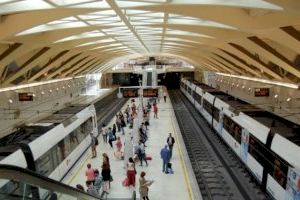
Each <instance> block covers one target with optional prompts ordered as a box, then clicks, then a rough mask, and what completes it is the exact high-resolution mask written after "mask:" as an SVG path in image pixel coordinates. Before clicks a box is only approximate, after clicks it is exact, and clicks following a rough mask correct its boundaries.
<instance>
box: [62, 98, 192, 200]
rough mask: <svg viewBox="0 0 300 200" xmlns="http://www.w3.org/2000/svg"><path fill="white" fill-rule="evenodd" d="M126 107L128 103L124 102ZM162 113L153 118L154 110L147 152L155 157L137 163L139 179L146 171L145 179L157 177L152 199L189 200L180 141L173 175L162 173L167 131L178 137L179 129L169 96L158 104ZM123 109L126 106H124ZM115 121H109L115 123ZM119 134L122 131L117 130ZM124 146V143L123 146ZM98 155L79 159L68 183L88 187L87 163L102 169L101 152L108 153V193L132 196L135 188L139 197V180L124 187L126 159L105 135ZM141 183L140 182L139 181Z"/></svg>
mask: <svg viewBox="0 0 300 200" xmlns="http://www.w3.org/2000/svg"><path fill="white" fill-rule="evenodd" d="M125 106H126V105H125ZM158 108H159V113H158V119H154V118H153V113H151V117H150V126H149V133H148V136H149V139H148V141H147V142H146V145H147V147H146V154H147V155H149V156H152V158H153V159H152V161H149V166H148V167H146V166H142V167H141V166H139V163H137V164H136V169H137V175H136V180H138V178H139V174H140V172H141V171H145V172H146V179H150V180H154V183H153V184H152V185H151V186H150V189H149V198H150V199H151V200H154V199H157V200H161V199H164V200H168V199H170V200H171V199H172V200H188V199H191V197H190V194H191V193H190V190H189V188H190V187H188V186H189V183H188V178H187V173H186V171H185V170H184V169H185V168H184V167H183V163H184V162H183V159H182V156H181V154H180V153H179V152H180V151H179V148H180V147H179V146H178V143H176V142H175V146H174V149H173V158H172V160H171V162H172V164H173V165H172V166H173V170H174V172H175V173H174V174H172V175H169V174H164V173H162V161H161V159H160V150H161V148H163V146H164V145H165V144H166V139H167V136H168V133H173V135H174V136H175V139H176V134H178V133H176V132H177V129H176V128H175V127H176V126H175V123H177V122H176V119H175V118H174V116H173V112H172V105H171V103H170V101H169V98H168V99H167V102H166V103H164V102H163V101H162V100H161V102H160V103H159V104H158ZM122 110H124V108H123V109H122ZM113 122H114V120H113V121H112V122H111V123H110V124H109V126H112V123H113ZM129 131H131V129H128V127H126V129H125V132H126V133H127V132H129ZM117 135H120V133H117ZM121 139H122V141H124V137H123V136H122V135H121ZM123 148H124V146H123ZM97 151H98V157H97V158H94V159H91V152H90V151H88V153H87V154H86V156H85V157H84V158H83V159H82V160H81V161H79V163H78V165H79V167H78V168H77V169H78V170H76V171H74V172H72V174H74V175H71V176H73V177H70V178H69V180H67V182H68V183H69V184H70V185H72V186H75V185H76V184H78V183H79V184H82V185H84V186H85V180H86V178H85V170H86V165H87V163H91V164H92V167H93V168H97V169H99V171H100V172H101V164H102V156H101V155H102V153H104V152H105V153H107V154H108V155H109V157H110V164H111V171H112V176H113V179H114V181H113V182H112V183H111V189H110V192H109V195H108V198H129V197H131V195H132V191H133V190H136V192H137V196H138V197H139V192H138V188H139V185H138V183H137V185H136V188H127V187H123V186H122V180H124V179H125V177H126V171H125V169H124V161H121V160H117V159H116V158H115V157H114V155H113V152H114V151H115V146H114V149H112V148H111V147H110V146H109V144H104V143H103V140H102V137H101V136H100V137H99V145H98V147H97ZM137 182H138V181H137Z"/></svg>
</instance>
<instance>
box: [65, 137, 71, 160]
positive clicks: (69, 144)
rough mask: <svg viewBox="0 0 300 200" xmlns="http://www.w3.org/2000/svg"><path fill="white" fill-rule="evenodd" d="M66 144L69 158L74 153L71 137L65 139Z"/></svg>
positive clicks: (66, 152)
mask: <svg viewBox="0 0 300 200" xmlns="http://www.w3.org/2000/svg"><path fill="white" fill-rule="evenodd" d="M64 143H65V156H66V157H67V156H68V155H70V153H71V152H72V147H71V142H70V137H66V138H65V139H64Z"/></svg>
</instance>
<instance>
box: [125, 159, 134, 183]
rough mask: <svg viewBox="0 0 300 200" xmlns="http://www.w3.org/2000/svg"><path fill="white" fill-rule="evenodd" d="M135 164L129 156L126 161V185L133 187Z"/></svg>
mask: <svg viewBox="0 0 300 200" xmlns="http://www.w3.org/2000/svg"><path fill="white" fill-rule="evenodd" d="M135 175H136V170H135V164H134V161H133V159H132V158H131V157H130V158H129V160H128V163H127V179H128V186H130V185H132V186H133V187H135Z"/></svg>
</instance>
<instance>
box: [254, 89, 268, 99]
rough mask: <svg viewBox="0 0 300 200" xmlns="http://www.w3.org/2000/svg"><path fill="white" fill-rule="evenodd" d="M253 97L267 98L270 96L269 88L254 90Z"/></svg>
mask: <svg viewBox="0 0 300 200" xmlns="http://www.w3.org/2000/svg"><path fill="white" fill-rule="evenodd" d="M254 96H255V97H268V96H270V88H254Z"/></svg>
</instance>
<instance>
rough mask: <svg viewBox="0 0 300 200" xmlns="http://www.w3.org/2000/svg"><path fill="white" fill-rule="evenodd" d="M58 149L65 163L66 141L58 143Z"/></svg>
mask: <svg viewBox="0 0 300 200" xmlns="http://www.w3.org/2000/svg"><path fill="white" fill-rule="evenodd" d="M58 148H59V154H60V157H61V161H63V160H64V159H65V158H66V154H65V143H64V140H61V141H60V142H59V143H58Z"/></svg>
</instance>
